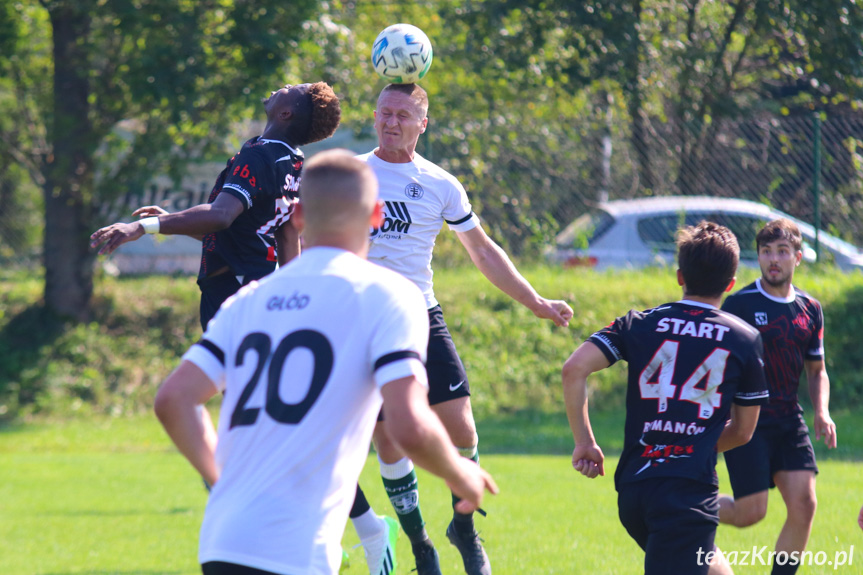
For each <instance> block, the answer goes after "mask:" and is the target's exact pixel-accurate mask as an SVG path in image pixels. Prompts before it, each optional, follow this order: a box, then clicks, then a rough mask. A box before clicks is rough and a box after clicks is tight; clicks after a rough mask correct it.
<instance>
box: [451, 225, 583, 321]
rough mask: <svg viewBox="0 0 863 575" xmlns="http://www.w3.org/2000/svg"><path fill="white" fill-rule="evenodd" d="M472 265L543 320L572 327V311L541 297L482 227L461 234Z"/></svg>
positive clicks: (559, 302) (556, 301) (459, 235)
mask: <svg viewBox="0 0 863 575" xmlns="http://www.w3.org/2000/svg"><path fill="white" fill-rule="evenodd" d="M458 237H459V239H460V240H461V242H462V244H463V245H464V246H465V248H466V249H467V251H468V254H469V255H470V258H471V261H472V262H473V263H474V265H475V266H476V267H477V269H479V271H480V272H482V274H483V275H484V276H485V277H486V278H487V279H488V280H489V281H490V282H491V283H492V284H494V286H495V287H497V288H498V289H499V290H501V291H502V292H503V293H505V294H506V295H508V296H509V297H511V298H512V299H514V300H515V301H517V302H518V303H520V304H522V305H523V306H525V307H526V308H528V309H529V310H530V311H531V312H533V314H534V315H535V316H537V317H539V318H541V319H550V320H551V321H553V322H554V323H555V325H558V326H568V325H569V320H570V319H572V308H571V307H570V306H569V304H567V303H566V302H564V301H560V300H548V299H546V298H544V297H542V296H540V295H539V294H538V293H537V292H536V290H535V289H534V288H533V286H532V285H530V282H528V281H527V280H526V279H525V278H524V276H522V275H521V274H520V273H519V271H518V270H517V269H516V267H515V265H514V264H513V263H512V261H511V260H510V259H509V256H507V255H506V252H504V251H503V249H502V248H501V247H500V246H498V245H497V244H496V243H495V242H494V241H493V240H492V239H491V238H489V237H488V235H486V233H485V232H484V231H483V230H482V228H480V227H476V228H474V229H472V230H469V231H467V232H462V233H460V234H458Z"/></svg>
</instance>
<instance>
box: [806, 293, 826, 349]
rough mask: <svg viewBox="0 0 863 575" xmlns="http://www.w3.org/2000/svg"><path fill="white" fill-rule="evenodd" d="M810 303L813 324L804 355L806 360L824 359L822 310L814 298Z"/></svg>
mask: <svg viewBox="0 0 863 575" xmlns="http://www.w3.org/2000/svg"><path fill="white" fill-rule="evenodd" d="M810 305H812V306H813V307H814V308H815V309H814V313H813V314H812V322H813V324H814V325H813V330H812V337H811V338H810V339H809V345H808V346H807V347H806V353H805V355H804V357H805V359H808V360H819V359H824V311H823V310H822V309H821V304H819V303H818V302H817V301H815V300H811V304H810Z"/></svg>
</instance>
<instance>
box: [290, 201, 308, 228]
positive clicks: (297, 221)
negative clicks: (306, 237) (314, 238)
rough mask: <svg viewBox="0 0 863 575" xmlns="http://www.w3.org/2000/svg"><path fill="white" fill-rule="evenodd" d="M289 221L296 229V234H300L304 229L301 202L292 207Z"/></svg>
mask: <svg viewBox="0 0 863 575" xmlns="http://www.w3.org/2000/svg"><path fill="white" fill-rule="evenodd" d="M291 221H292V222H294V228H296V230H297V233H298V234H302V233H303V230H304V229H306V213H305V211H304V210H303V202H298V203H297V205H296V206H294V213H293V214H291Z"/></svg>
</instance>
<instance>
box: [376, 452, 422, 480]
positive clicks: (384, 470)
mask: <svg viewBox="0 0 863 575" xmlns="http://www.w3.org/2000/svg"><path fill="white" fill-rule="evenodd" d="M378 464H379V465H380V466H381V477H383V478H384V479H390V480H393V481H394V480H396V479H401V478H402V477H404V476H406V475H407V474H408V473H410V472H411V471H413V470H414V462H413V461H411V460H410V459H408V458H407V457H402V458H401V459H399V460H398V461H396V462H395V463H384V462H383V460H382V459H381V457H380V455H379V456H378Z"/></svg>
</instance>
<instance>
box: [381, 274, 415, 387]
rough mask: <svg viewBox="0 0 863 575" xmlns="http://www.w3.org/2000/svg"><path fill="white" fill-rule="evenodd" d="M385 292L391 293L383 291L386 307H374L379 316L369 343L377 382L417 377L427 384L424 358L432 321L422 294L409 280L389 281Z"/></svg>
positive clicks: (383, 383) (382, 382)
mask: <svg viewBox="0 0 863 575" xmlns="http://www.w3.org/2000/svg"><path fill="white" fill-rule="evenodd" d="M398 279H399V280H401V279H403V278H401V277H399V278H398ZM399 284H403V285H401V286H400V285H399ZM386 291H389V292H390V293H389V294H387V295H384V294H382V299H383V300H384V301H385V302H386V304H385V305H386V307H384V308H383V310H381V309H376V310H373V313H374V314H375V316H376V317H377V318H379V321H378V322H377V325H376V326H375V329H374V332H373V333H372V336H371V342H370V349H371V354H372V357H371V358H370V359H371V363H372V365H373V366H374V373H375V375H374V377H375V384H376V385H377V386H378V387H381V386H383V385H385V384H387V383H389V382H391V381H395V380H396V379H401V378H404V377H409V376H414V377H416V378H417V380H418V381H419V382H420V383H421V384H422V385H424V386H425V387H428V378H427V375H426V370H425V360H426V350H427V348H428V335H429V321H428V313H427V312H426V311H425V301H424V300H423V298H422V294H420V292H419V290H417V289H416V286H414V285H412V284H410V283H409V282H408V281H404V282H395V283H394V284H393V283H388V284H387V285H386Z"/></svg>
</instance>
